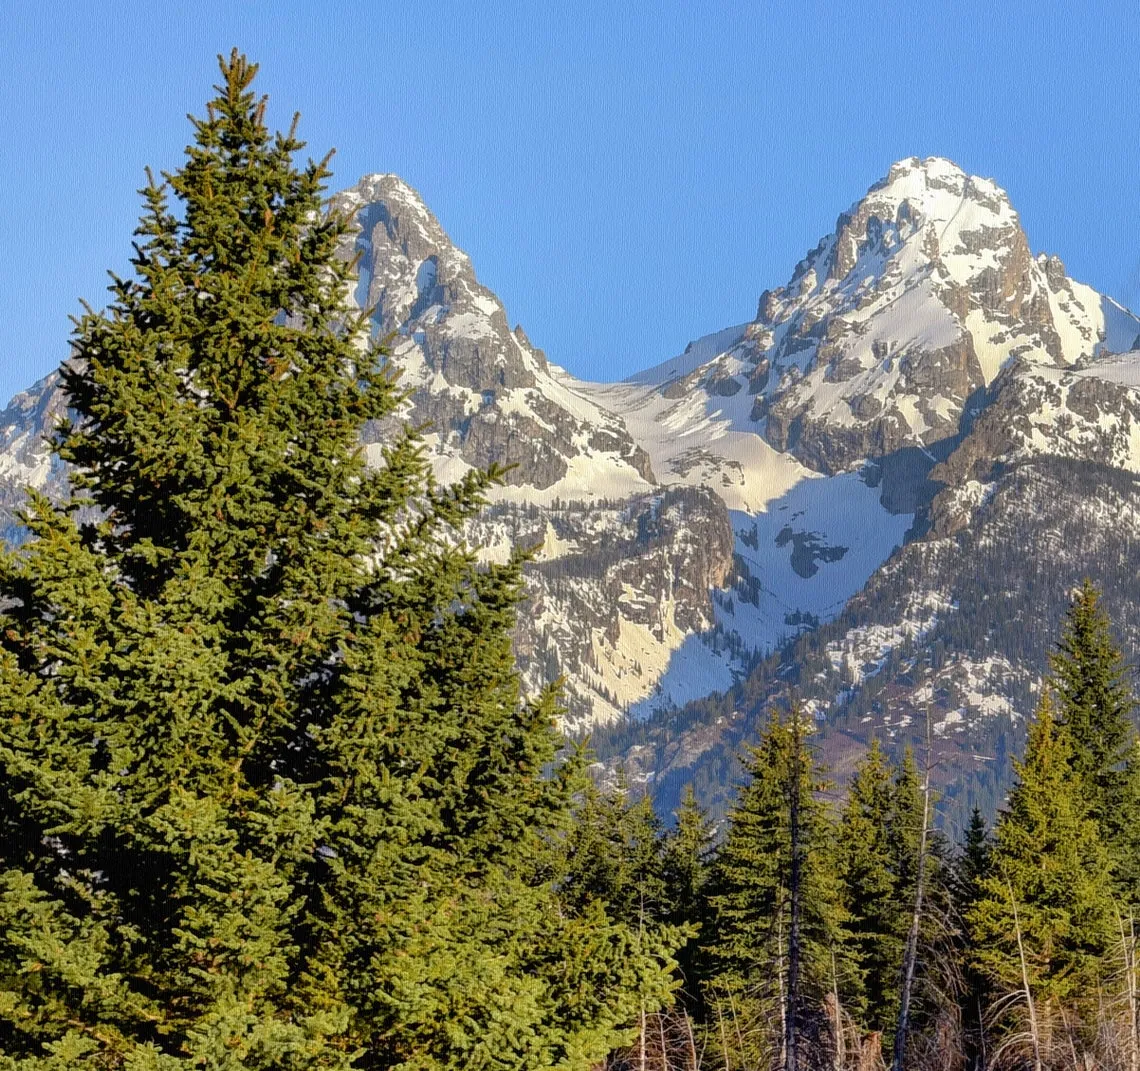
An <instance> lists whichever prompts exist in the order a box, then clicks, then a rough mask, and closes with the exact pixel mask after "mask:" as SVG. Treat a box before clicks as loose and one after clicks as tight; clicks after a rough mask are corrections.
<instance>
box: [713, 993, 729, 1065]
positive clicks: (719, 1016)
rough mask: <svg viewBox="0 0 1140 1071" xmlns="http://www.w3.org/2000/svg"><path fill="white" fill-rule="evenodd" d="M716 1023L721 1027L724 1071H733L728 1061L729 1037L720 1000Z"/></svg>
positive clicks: (717, 1006)
mask: <svg viewBox="0 0 1140 1071" xmlns="http://www.w3.org/2000/svg"><path fill="white" fill-rule="evenodd" d="M716 1021H717V1026H719V1027H720V1050H721V1052H722V1053H724V1071H732V1063H731V1062H730V1061H729V1059H728V1035H727V1034H726V1033H725V1029H724V1012H723V1010H722V1009H721V1003H720V1001H719V1000H718V1001H717V1002H716Z"/></svg>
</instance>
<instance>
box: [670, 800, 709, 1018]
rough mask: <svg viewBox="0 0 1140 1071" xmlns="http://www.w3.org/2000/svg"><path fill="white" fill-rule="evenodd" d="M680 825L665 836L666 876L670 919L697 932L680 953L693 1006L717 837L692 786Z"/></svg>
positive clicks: (684, 984) (686, 991) (678, 815)
mask: <svg viewBox="0 0 1140 1071" xmlns="http://www.w3.org/2000/svg"><path fill="white" fill-rule="evenodd" d="M675 815H676V819H677V825H676V826H675V827H674V828H673V829H672V830H670V831H669V833H668V834H667V835H666V837H665V843H664V851H663V854H662V860H661V862H662V876H663V878H664V882H665V900H666V905H667V911H666V915H665V917H666V919H667V920H668V921H670V922H672V923H673V924H674V925H677V926H689V927H691V928H692V929H693V930H694V931H695V932H694V933H693V936H692V937H690V938H689V940H688V941H687V942H686V943H685V945H684V946H682V947H681V948H679V949H678V950H677V953H676V958H677V964H678V967H679V970H680V974H681V986H682V991H683V993H684V995H685V997H686V998H687V999H688V1001H689V1004H690V1006H694V1007H697V1006H699V999H700V992H699V986H698V984H697V980H698V955H699V944H698V942H699V940H700V936H701V931H702V930H703V929H704V927H705V926H706V924H707V918H706V911H705V907H706V899H705V891H706V888H707V886H708V881H709V872H710V868H711V862H712V858H713V850H714V843H715V838H714V835H713V829H712V824H711V823H710V821H709V819H708V816H707V815H706V814H705V812H704V810H703V809H702V808H701V806H700V804H698V803H697V798H696V794H695V793H694V791H693V786H692V785H688V786H687V787H686V788H685V793H684V795H683V796H682V797H681V805H680V806H679V807H678V808H677V810H676V812H675Z"/></svg>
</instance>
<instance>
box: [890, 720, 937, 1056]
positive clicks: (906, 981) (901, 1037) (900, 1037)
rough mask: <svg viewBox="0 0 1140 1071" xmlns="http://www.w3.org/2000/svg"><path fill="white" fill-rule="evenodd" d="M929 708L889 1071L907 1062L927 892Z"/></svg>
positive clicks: (929, 763)
mask: <svg viewBox="0 0 1140 1071" xmlns="http://www.w3.org/2000/svg"><path fill="white" fill-rule="evenodd" d="M930 751H931V742H930V709H929V708H927V711H926V768H925V770H924V776H923V785H922V832H921V833H920V834H919V838H918V873H917V875H916V876H915V887H914V911H913V912H912V913H911V916H910V930H909V932H908V933H907V935H906V949H905V951H904V953H903V978H902V994H901V999H900V1002H899V1020H898V1027H897V1029H896V1030H895V1046H894V1059H893V1060H892V1062H891V1071H903V1066H904V1064H905V1062H906V1042H907V1034H908V1033H909V1032H910V999H911V993H912V992H913V990H914V969H915V963H916V962H917V960H918V929H919V923H920V922H921V921H922V898H923V894H924V893H925V891H926V837H927V831H928V829H929V828H930V765H931V758H930Z"/></svg>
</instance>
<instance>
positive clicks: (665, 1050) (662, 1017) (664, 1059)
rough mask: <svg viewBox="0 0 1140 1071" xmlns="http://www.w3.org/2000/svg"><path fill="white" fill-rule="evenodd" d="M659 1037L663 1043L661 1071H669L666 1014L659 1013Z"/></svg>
mask: <svg viewBox="0 0 1140 1071" xmlns="http://www.w3.org/2000/svg"><path fill="white" fill-rule="evenodd" d="M657 1037H658V1039H659V1040H660V1042H661V1071H669V1046H668V1045H667V1044H666V1042H665V1013H664V1012H658V1013H657Z"/></svg>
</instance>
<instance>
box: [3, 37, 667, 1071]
mask: <svg viewBox="0 0 1140 1071" xmlns="http://www.w3.org/2000/svg"><path fill="white" fill-rule="evenodd" d="M220 63H221V69H222V84H221V85H220V87H219V89H218V96H217V98H216V99H215V100H214V101H212V102H211V104H210V105H209V107H208V113H207V117H206V118H205V119H200V120H195V121H194V143H193V144H192V145H191V146H190V148H189V149H188V150H187V159H186V162H185V163H184V165H183V167H182V168H181V170H179V171H177V172H175V173H174V174H171V175H169V176H165V181H163V182H157V181H155V180H153V179H152V180H150V181H149V182H148V184H147V186H146V188H145V189H144V190H143V191H142V192H143V196H144V199H145V213H144V215H143V218H142V220H141V223H140V225H139V228H138V231H137V232H136V233H137V237H138V242H137V244H136V247H135V255H134V258H133V261H132V264H133V269H134V270H133V276H132V277H131V278H127V279H118V278H113V283H112V286H111V288H110V289H111V298H112V301H111V304H110V307H109V309H108V311H107V312H105V313H95V312H93V311H88V313H87V314H86V315H85V316H83V318H82V319H81V320H80V321H79V322H78V325H77V328H76V333H75V336H74V360H73V361H72V362H71V363H70V364H69V365H68V366H67V367H66V368H65V369H64V372H63V382H64V387H65V389H66V391H67V394H68V396H69V401H70V404H71V407H72V409H73V411H74V412H75V414H76V419H75V423H74V424H69V425H65V426H63V427H61V429H60V430H59V433H58V437H57V449H58V453H59V455H60V456H61V457H62V458H63V459H64V460H66V461H67V462H69V463H70V464H71V465H72V466H73V473H74V480H73V486H74V488H75V497H74V498H73V499H72V500H71V501H70V502H69V503H67V504H66V505H64V506H63V507H59V508H57V507H53V506H52V505H51V504H50V503H48V502H47V501H45V500H44V499H43V498H42V497H39V496H36V495H31V496H30V498H29V501H28V505H27V508H26V511H25V514H24V524H25V526H26V528H27V533H28V540H27V542H26V543H25V544H24V545H23V546H22V547H21V548H19V549H18V550H15V551H10V552H4V553H3V554H2V555H0V600H2V601H0V618H2V620H0V697H2V698H0V703H2V705H3V709H4V711H5V715H4V718H3V719H2V720H0V816H2V817H0V1053H3V1056H0V1068H3V1069H6V1071H62V1069H64V1068H67V1069H80V1071H82V1069H84V1068H90V1069H96V1068H98V1069H100V1071H105V1069H119V1068H121V1069H124V1071H126V1069H130V1071H174V1069H176V1068H181V1067H211V1068H217V1069H219V1071H221V1069H225V1071H237V1069H249V1071H253V1069H265V1071H269V1069H270V1068H273V1069H278V1068H290V1069H292V1071H303V1069H315V1068H322V1069H347V1068H357V1069H376V1068H390V1067H391V1068H397V1067H398V1068H407V1069H409V1071H410V1069H417V1071H418V1069H424V1071H427V1069H433V1068H451V1067H455V1068H457V1067H465V1068H466V1067H473V1066H489V1067H501V1068H510V1067H519V1068H522V1067H533V1068H538V1067H544V1068H545V1067H551V1066H555V1065H558V1066H566V1067H572V1068H586V1067H590V1066H592V1065H594V1064H595V1063H597V1062H598V1061H599V1060H600V1059H602V1058H603V1057H604V1056H605V1055H606V1053H607V1052H608V1051H609V1050H610V1049H612V1048H613V1047H614V1046H616V1045H618V1044H621V1043H624V1042H626V1041H628V1039H629V1037H630V1036H631V1033H630V1032H631V1029H632V1028H633V1027H635V1025H636V1022H637V1018H638V1015H639V1014H640V1013H642V1012H643V1010H644V1009H645V1008H646V1007H647V1006H648V1007H650V1008H652V1007H654V1006H656V1005H657V1004H660V1003H662V1002H663V1001H665V1000H667V999H668V994H669V989H670V985H671V983H670V980H669V966H670V964H669V960H668V951H669V950H668V947H667V946H666V942H665V939H664V938H660V939H658V940H657V942H656V944H655V943H654V941H653V940H648V939H646V937H645V935H642V934H639V933H638V932H637V931H636V930H635V929H634V928H632V927H630V926H629V925H626V924H623V923H620V922H616V921H614V920H613V919H612V918H611V917H610V916H608V915H607V913H606V911H605V908H604V905H602V904H600V903H599V902H597V901H596V900H589V899H587V900H585V901H583V902H581V903H580V904H578V905H577V906H575V907H569V906H568V905H566V904H564V903H562V902H560V900H559V899H558V897H557V895H556V893H555V888H554V883H555V881H556V878H557V869H558V853H559V851H560V845H561V843H562V842H563V841H564V839H565V837H566V836H567V835H568V832H569V824H570V813H571V811H570V803H571V796H572V794H573V793H574V792H575V791H576V790H577V787H578V784H577V780H576V778H577V774H576V767H575V764H574V763H570V764H569V765H568V766H565V767H562V768H561V770H560V772H558V773H556V774H555V775H554V776H550V775H549V771H550V769H551V768H552V767H553V766H554V764H555V755H556V748H557V746H558V741H557V739H556V737H555V735H554V733H553V729H552V716H553V713H554V698H553V696H551V695H544V696H541V697H540V698H539V699H537V700H535V701H523V700H522V699H521V698H520V693H519V679H518V675H517V673H516V671H515V668H514V664H513V660H512V656H511V650H510V640H509V633H510V629H511V627H512V624H513V621H514V615H515V610H516V607H517V605H518V601H519V598H520V594H521V559H520V558H519V557H517V556H516V557H515V558H513V559H512V560H511V561H510V562H508V563H507V564H505V565H501V566H498V565H490V566H486V567H483V566H480V565H479V564H478V563H477V561H476V557H475V555H474V553H473V552H472V551H471V550H470V549H468V548H467V547H466V546H465V545H464V544H463V542H462V539H461V528H462V524H463V522H464V521H465V520H466V519H467V518H469V517H471V516H472V515H473V514H474V513H475V512H476V511H477V510H478V509H479V508H480V506H481V504H482V501H483V495H484V492H485V491H486V490H487V488H488V487H489V486H490V485H491V483H492V482H493V481H494V480H495V479H496V478H497V473H496V472H494V471H492V472H489V473H483V472H473V473H471V474H470V475H469V476H467V477H466V478H465V479H464V480H463V481H462V482H461V483H459V484H458V485H455V486H452V487H439V486H437V485H435V484H434V482H433V481H432V479H431V475H430V469H429V466H428V462H427V460H426V458H425V456H424V453H423V447H422V444H421V442H420V440H419V438H418V436H417V434H416V433H415V432H414V431H411V430H408V431H404V432H403V433H395V434H393V436H392V437H391V438H390V439H389V440H388V441H387V442H386V444H385V446H384V456H383V462H382V464H381V465H380V466H379V467H378V468H376V469H371V470H370V469H367V468H366V467H365V464H364V459H363V456H362V452H361V451H360V449H359V445H358V435H359V431H360V428H361V425H362V424H363V423H364V422H365V421H370V420H374V421H385V420H386V422H387V424H386V426H387V425H390V424H391V423H392V422H393V420H395V419H396V417H397V414H398V408H399V405H400V402H401V394H400V392H399V390H398V389H397V387H396V385H395V382H394V377H393V375H392V374H391V371H390V369H389V367H388V365H387V362H386V361H385V359H384V357H383V354H382V353H381V352H379V351H377V350H376V349H375V347H373V346H372V345H371V344H370V343H369V341H368V318H367V313H364V314H360V313H358V312H357V311H355V310H354V309H353V308H351V307H350V306H349V304H348V297H347V295H348V293H349V292H350V289H351V285H352V279H353V269H352V266H351V265H348V264H345V263H343V262H342V261H340V260H339V259H338V258H337V256H336V251H337V249H338V247H339V246H341V244H342V243H343V241H344V240H345V238H346V236H347V234H348V227H349V221H348V220H347V219H345V218H343V217H340V216H338V215H335V214H327V213H325V212H324V211H323V206H322V200H321V195H322V191H323V189H324V183H325V180H326V179H327V178H328V175H329V171H328V169H327V166H326V163H327V161H326V162H322V163H310V164H309V165H308V166H307V167H305V168H303V169H298V168H296V167H295V166H294V164H293V157H294V154H296V153H297V152H298V151H299V150H300V149H301V147H302V143H301V142H300V141H298V140H297V138H296V136H295V133H294V132H293V131H292V130H291V131H290V132H289V133H288V134H285V135H277V136H275V137H274V136H271V135H270V133H269V131H268V130H267V128H266V126H265V123H264V108H265V104H264V101H258V100H257V99H256V98H255V97H254V95H253V93H252V91H251V89H250V86H251V82H252V80H253V77H254V74H255V71H256V68H255V66H253V65H252V64H250V63H248V62H247V61H246V60H245V58H244V57H241V56H239V55H237V53H236V52H235V53H234V54H233V55H232V56H231V57H230V58H229V59H228V60H221V61H220ZM294 128H295V124H294ZM172 199H173V200H172ZM92 516H94V517H95V519H91V518H92Z"/></svg>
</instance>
